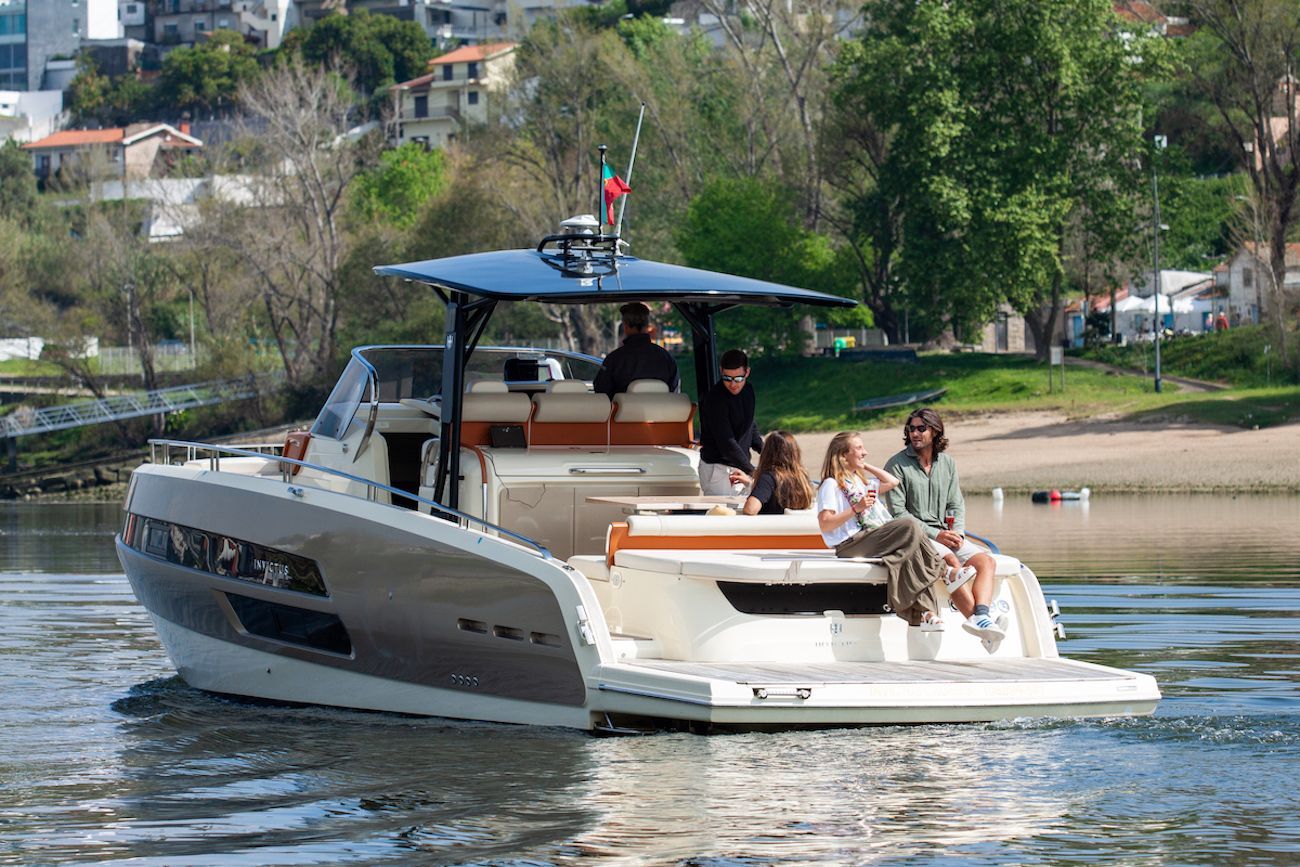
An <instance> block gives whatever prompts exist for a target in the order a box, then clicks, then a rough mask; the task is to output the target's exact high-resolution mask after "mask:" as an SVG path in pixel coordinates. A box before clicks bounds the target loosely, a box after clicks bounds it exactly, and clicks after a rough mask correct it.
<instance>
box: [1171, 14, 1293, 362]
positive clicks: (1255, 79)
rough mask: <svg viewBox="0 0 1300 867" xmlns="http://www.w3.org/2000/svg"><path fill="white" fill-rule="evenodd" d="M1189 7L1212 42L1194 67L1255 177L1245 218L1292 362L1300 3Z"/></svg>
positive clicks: (1280, 336) (1283, 347) (1284, 347)
mask: <svg viewBox="0 0 1300 867" xmlns="http://www.w3.org/2000/svg"><path fill="white" fill-rule="evenodd" d="M1187 7H1188V9H1189V10H1190V12H1191V15H1192V17H1193V19H1194V21H1195V23H1197V24H1200V25H1201V26H1202V27H1203V28H1204V29H1205V31H1206V32H1207V33H1208V34H1210V36H1211V37H1212V40H1213V41H1212V43H1211V44H1210V49H1211V50H1207V51H1204V52H1202V53H1201V54H1199V55H1198V56H1197V57H1196V60H1197V61H1198V62H1197V63H1195V64H1194V65H1193V66H1192V70H1193V72H1194V74H1195V75H1196V80H1197V82H1198V83H1199V84H1200V86H1201V88H1202V90H1203V92H1204V93H1206V94H1208V96H1209V98H1210V100H1211V101H1212V102H1213V103H1214V106H1215V108H1216V109H1217V111H1218V115H1219V119H1220V122H1221V123H1222V125H1223V127H1224V129H1226V130H1227V132H1228V134H1229V136H1230V139H1231V141H1232V142H1233V145H1234V147H1235V149H1236V151H1237V153H1238V154H1239V155H1240V158H1241V162H1242V164H1243V165H1244V166H1245V167H1246V173H1247V175H1248V176H1249V178H1250V186H1251V193H1250V196H1249V199H1250V209H1249V214H1248V215H1247V217H1246V219H1247V220H1248V221H1249V222H1250V223H1251V224H1252V225H1254V226H1257V227H1259V229H1260V234H1261V236H1262V240H1263V242H1264V244H1265V245H1266V249H1267V251H1268V257H1269V262H1268V265H1269V271H1270V275H1269V279H1270V282H1271V284H1272V285H1274V286H1277V287H1278V292H1277V295H1278V298H1277V300H1278V304H1277V306H1276V307H1274V308H1273V318H1274V327H1275V328H1276V329H1277V332H1278V340H1277V343H1278V351H1279V352H1280V353H1281V354H1282V362H1283V363H1284V364H1289V363H1290V359H1289V358H1288V350H1287V341H1286V329H1287V322H1288V320H1290V319H1292V318H1293V317H1294V316H1295V313H1296V307H1297V298H1296V295H1295V293H1294V292H1293V291H1288V290H1287V289H1286V244H1287V240H1288V238H1289V236H1290V234H1291V231H1292V229H1293V228H1294V227H1295V226H1296V224H1297V223H1298V222H1300V98H1298V97H1300V95H1298V94H1297V91H1298V90H1300V88H1297V87H1296V81H1297V79H1296V73H1297V66H1298V65H1300V4H1297V3H1295V2H1294V0H1250V2H1242V0H1189V2H1188V3H1187ZM1207 42H1209V40H1207Z"/></svg>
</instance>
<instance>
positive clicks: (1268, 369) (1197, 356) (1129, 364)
mask: <svg viewBox="0 0 1300 867" xmlns="http://www.w3.org/2000/svg"><path fill="white" fill-rule="evenodd" d="M1277 342H1278V341H1277V332H1276V331H1275V330H1274V329H1273V328H1269V327H1265V326H1262V325H1247V326H1243V327H1240V328H1232V329H1229V330H1228V331H1222V332H1216V333H1214V334H1198V335H1191V336H1180V337H1173V338H1170V339H1169V340H1165V341H1162V342H1161V344H1160V371H1161V373H1163V374H1166V375H1168V376H1186V377H1189V378H1191V379H1204V380H1209V381H1210V382H1224V383H1227V384H1229V385H1235V386H1239V387H1243V388H1271V387H1273V386H1286V385H1295V384H1296V374H1295V367H1294V366H1293V367H1292V368H1291V369H1290V370H1286V369H1284V368H1283V367H1282V365H1281V363H1280V362H1279V360H1278V359H1279V356H1280V353H1279V351H1278V349H1279V347H1278V346H1277ZM1287 342H1288V348H1289V349H1290V355H1291V357H1292V358H1295V356H1296V355H1297V353H1300V334H1296V333H1294V332H1292V333H1290V334H1288V335H1287ZM1070 354H1071V355H1076V356H1078V357H1080V358H1088V359H1091V360H1093V361H1100V362H1103V363H1105V364H1113V365H1115V366H1116V367H1123V368H1125V369H1128V370H1135V371H1140V372H1143V373H1145V372H1147V371H1149V370H1152V369H1153V368H1154V366H1155V349H1154V347H1153V345H1152V344H1151V343H1141V342H1139V343H1132V344H1129V345H1128V346H1098V347H1094V348H1090V349H1082V350H1077V351H1074V352H1071V353H1070Z"/></svg>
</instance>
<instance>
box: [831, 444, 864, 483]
mask: <svg viewBox="0 0 1300 867" xmlns="http://www.w3.org/2000/svg"><path fill="white" fill-rule="evenodd" d="M860 439H862V435H861V434H859V433H858V432H857V431H852V430H845V431H840V432H839V433H837V434H836V435H835V436H833V437H831V441H830V444H829V445H828V446H826V458H825V459H824V460H823V461H822V478H823V479H834V480H835V481H836V482H837V483H838V484H839V485H840V487H844V484H845V482H847V481H848V480H849V479H862V474H861V473H858V472H856V471H854V470H852V469H850V468H849V442H850V441H851V440H860ZM863 481H865V479H863Z"/></svg>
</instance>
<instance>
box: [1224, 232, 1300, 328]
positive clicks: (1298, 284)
mask: <svg viewBox="0 0 1300 867" xmlns="http://www.w3.org/2000/svg"><path fill="white" fill-rule="evenodd" d="M1269 256H1270V253H1269V249H1268V246H1267V245H1264V246H1258V245H1256V244H1255V243H1254V242H1253V241H1247V242H1246V243H1245V244H1243V245H1242V246H1241V249H1240V250H1238V251H1237V252H1236V253H1234V254H1232V257H1231V258H1229V259H1228V261H1227V262H1226V263H1225V264H1226V267H1224V268H1216V269H1215V274H1214V276H1215V285H1216V286H1217V288H1219V289H1220V290H1225V291H1226V294H1227V299H1228V300H1227V306H1228V309H1227V314H1228V321H1229V322H1230V323H1231V324H1232V325H1239V324H1249V323H1254V322H1260V321H1261V320H1263V319H1265V318H1267V317H1268V315H1269V310H1270V305H1271V304H1272V301H1273V299H1272V298H1271V297H1270V296H1271V294H1272V293H1271V291H1270V290H1271V288H1272V287H1271V286H1270V285H1269V281H1271V280H1272V273H1271V269H1272V266H1271V265H1270V264H1269ZM1283 288H1284V289H1285V290H1286V291H1287V292H1289V293H1292V294H1294V293H1296V292H1297V291H1300V244H1287V245H1286V275H1285V280H1284V286H1283Z"/></svg>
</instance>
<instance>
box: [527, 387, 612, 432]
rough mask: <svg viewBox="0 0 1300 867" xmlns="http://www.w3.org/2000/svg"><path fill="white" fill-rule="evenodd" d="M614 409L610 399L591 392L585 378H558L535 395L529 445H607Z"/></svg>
mask: <svg viewBox="0 0 1300 867" xmlns="http://www.w3.org/2000/svg"><path fill="white" fill-rule="evenodd" d="M611 411H612V408H611V406H610V402H609V398H608V397H606V396H605V395H603V394H594V393H592V392H591V391H588V389H587V384H586V383H585V382H583V381H582V380H580V379H560V380H556V381H555V382H552V383H549V384H548V385H547V387H546V392H545V393H543V394H536V395H533V421H532V429H531V431H530V435H531V439H530V440H529V445H533V446H571V445H581V446H591V445H598V446H607V445H608V444H609V417H610V413H611Z"/></svg>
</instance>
